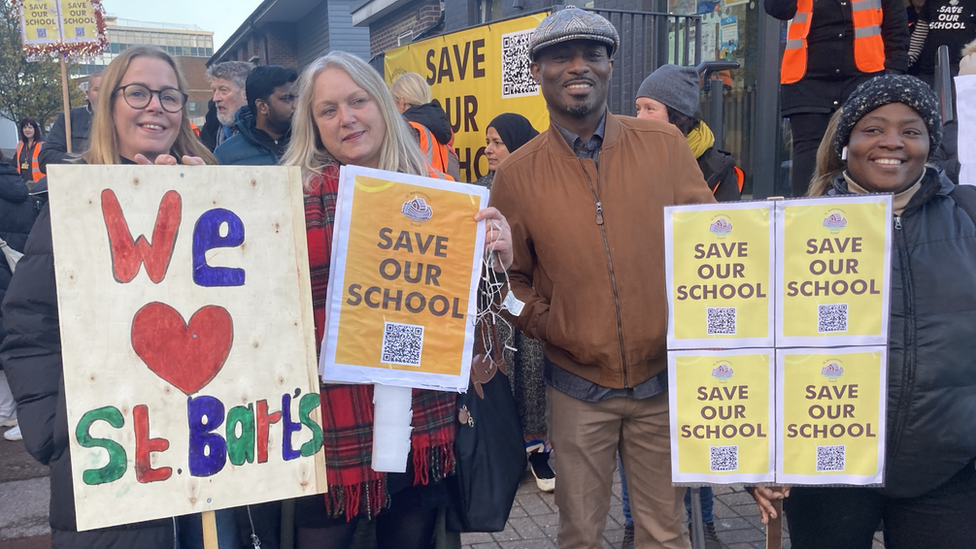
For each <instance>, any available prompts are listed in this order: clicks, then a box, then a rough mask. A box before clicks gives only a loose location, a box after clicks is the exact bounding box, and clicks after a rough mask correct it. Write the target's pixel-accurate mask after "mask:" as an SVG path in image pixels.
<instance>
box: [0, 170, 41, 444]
mask: <svg viewBox="0 0 976 549" xmlns="http://www.w3.org/2000/svg"><path fill="white" fill-rule="evenodd" d="M35 217H37V207H36V203H35V201H34V200H33V199H31V198H30V197H29V196H28V194H27V186H26V185H24V180H23V179H22V178H21V176H20V174H19V173H17V168H15V167H14V166H11V165H10V164H8V163H7V162H6V160H5V159H4V158H3V154H2V153H0V240H2V242H0V248H3V249H2V250H0V301H3V298H4V295H5V294H6V293H7V287H8V286H9V285H10V279H11V277H12V276H13V273H14V268H15V265H13V264H14V263H16V261H15V260H16V259H17V256H18V255H19V254H21V253H23V251H24V245H25V244H26V243H27V235H28V234H30V230H31V227H32V226H33V225H34V218H35ZM2 321H3V315H2V314H0V342H2V341H3V339H4V337H6V335H7V332H6V330H4V328H3V322H2ZM0 427H10V429H8V430H7V431H5V432H4V433H3V438H5V439H7V440H21V439H22V438H23V435H22V434H21V432H20V426H18V425H17V403H16V402H15V401H14V395H13V393H12V392H11V391H10V385H9V384H8V383H7V376H6V373H4V371H3V362H2V361H0Z"/></svg>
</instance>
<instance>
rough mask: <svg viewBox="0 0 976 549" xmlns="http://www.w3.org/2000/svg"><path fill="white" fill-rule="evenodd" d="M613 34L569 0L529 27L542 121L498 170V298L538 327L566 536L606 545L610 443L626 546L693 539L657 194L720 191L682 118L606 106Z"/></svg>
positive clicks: (562, 536) (567, 543) (521, 324)
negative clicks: (672, 388) (503, 266)
mask: <svg viewBox="0 0 976 549" xmlns="http://www.w3.org/2000/svg"><path fill="white" fill-rule="evenodd" d="M619 44H620V39H619V36H618V34H617V30H616V29H615V28H614V27H613V25H612V24H611V23H610V22H609V21H607V20H606V19H604V18H603V17H600V16H599V15H596V14H593V13H589V12H586V11H584V10H581V9H575V8H573V7H566V8H565V9H562V10H559V11H556V12H555V13H553V14H552V15H550V16H549V17H547V18H546V19H544V20H543V21H542V22H541V23H540V24H539V27H538V28H537V29H536V31H535V33H534V34H533V36H532V39H531V41H530V42H529V56H530V58H531V65H530V69H531V72H532V76H533V78H534V79H535V81H536V82H537V83H538V84H539V85H540V86H541V88H542V95H543V97H545V99H546V104H547V106H548V109H549V116H550V121H551V124H550V126H549V130H548V131H547V132H545V133H543V134H541V135H539V136H537V137H536V138H534V139H533V140H532V141H530V142H529V143H527V144H526V145H523V146H522V147H521V148H519V149H518V150H517V151H515V152H514V153H512V154H511V155H510V156H509V157H508V158H507V159H505V161H504V162H502V163H501V164H500V165H499V166H498V168H497V170H496V171H495V181H494V186H493V187H492V192H491V205H492V206H495V207H497V208H498V209H499V210H500V211H501V212H502V213H503V214H504V215H505V216H506V218H507V219H508V221H509V224H510V225H511V227H512V240H513V243H514V250H513V251H514V255H515V262H514V264H513V265H512V268H511V271H510V272H509V279H510V281H511V290H510V291H509V292H508V293H507V295H506V296H505V301H504V302H503V307H504V308H505V309H506V311H507V313H506V314H507V315H508V317H509V318H510V319H511V320H512V321H513V322H514V323H515V326H516V327H517V328H519V329H521V330H522V331H523V332H524V333H525V334H526V335H527V336H529V337H531V338H533V339H537V340H539V341H542V342H543V352H544V354H545V358H544V360H543V377H545V379H546V382H547V385H548V386H547V389H546V391H547V397H548V400H549V405H550V407H551V412H552V413H551V422H552V424H551V426H550V430H549V436H550V440H551V441H552V446H553V449H554V451H555V452H556V454H557V458H556V477H557V478H558V479H559V483H558V484H557V485H556V495H555V497H556V505H557V506H558V507H559V547H560V548H561V549H568V548H572V549H576V548H588V549H590V548H591V549H597V548H602V547H603V529H604V526H605V524H606V517H607V512H608V511H609V509H610V490H611V485H612V481H613V470H614V467H615V463H616V454H617V452H618V450H619V452H620V457H621V459H622V461H623V464H624V468H625V469H626V470H627V475H628V480H629V481H630V484H629V488H630V501H631V512H632V515H633V517H634V522H635V546H637V547H654V548H662V547H667V548H690V541H689V539H688V535H687V529H686V527H685V525H684V513H685V511H684V505H683V502H682V498H683V496H684V492H685V488H683V487H682V488H675V487H674V486H672V485H671V447H670V436H669V433H670V428H669V422H668V395H667V388H668V381H667V349H666V334H667V326H668V310H667V299H666V295H665V274H664V211H663V208H664V206H667V205H672V204H688V203H702V202H714V199H713V198H712V194H711V192H710V191H709V189H708V186H707V185H706V184H705V181H704V179H703V178H702V174H701V171H700V170H699V169H698V164H697V163H696V161H695V157H694V155H693V154H692V152H691V149H690V148H689V147H688V141H687V140H686V139H685V138H684V136H683V135H682V134H681V132H680V131H678V129H677V128H675V127H674V126H672V125H671V124H668V123H665V122H661V121H657V120H639V119H636V118H632V117H625V116H615V115H613V114H611V113H610V112H609V111H608V109H607V93H608V89H609V85H610V76H611V74H612V71H613V59H612V58H611V57H612V55H613V52H614V51H615V50H616V49H617V47H618V46H619ZM638 485H639V487H638Z"/></svg>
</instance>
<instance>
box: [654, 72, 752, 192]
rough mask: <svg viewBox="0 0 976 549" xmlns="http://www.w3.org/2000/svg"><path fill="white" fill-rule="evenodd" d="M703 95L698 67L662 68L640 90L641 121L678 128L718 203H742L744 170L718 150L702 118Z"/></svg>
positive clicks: (713, 137) (729, 155)
mask: <svg viewBox="0 0 976 549" xmlns="http://www.w3.org/2000/svg"><path fill="white" fill-rule="evenodd" d="M700 93H701V92H700V87H699V78H698V71H697V70H695V67H681V66H678V65H662V66H661V67H658V69H657V70H655V71H654V72H653V73H651V74H650V75H649V76H648V77H647V78H645V79H644V81H643V82H642V83H641V85H640V88H638V89H637V100H636V103H637V118H647V119H651V120H660V121H662V122H670V123H671V124H674V125H675V126H677V128H678V129H679V130H681V133H683V134H684V136H685V139H687V140H688V146H689V147H691V152H692V153H693V154H694V155H695V158H697V159H698V167H699V168H701V171H702V175H704V176H705V182H706V183H708V188H710V189H712V195H714V196H715V200H717V201H719V202H732V201H736V200H739V199H740V198H741V197H742V183H743V174H742V170H740V169H739V168H738V167H736V165H735V159H734V158H732V155H731V154H729V153H727V152H725V151H723V150H719V149H716V148H715V147H714V145H715V136H714V135H712V130H711V129H710V128H709V127H708V125H707V124H705V122H704V121H702V120H701V119H699V118H698V116H697V113H698V101H699V96H700Z"/></svg>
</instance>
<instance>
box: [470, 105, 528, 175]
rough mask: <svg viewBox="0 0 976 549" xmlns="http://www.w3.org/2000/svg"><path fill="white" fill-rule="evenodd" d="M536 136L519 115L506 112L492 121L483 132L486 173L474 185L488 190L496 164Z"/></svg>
mask: <svg viewBox="0 0 976 549" xmlns="http://www.w3.org/2000/svg"><path fill="white" fill-rule="evenodd" d="M537 135H539V132H537V131H536V129H535V128H533V127H532V123H531V122H529V121H528V119H527V118H525V117H524V116H522V115H521V114H516V113H514V112H506V113H502V114H499V115H498V116H496V117H495V118H494V119H492V121H491V122H489V123H488V128H487V129H486V130H485V158H487V159H488V173H487V174H485V175H484V176H483V177H481V178H480V179H478V180H477V181H475V183H476V184H478V185H481V186H482V187H488V188H489V189H490V188H491V182H492V179H494V177H495V168H497V167H498V163H499V162H501V161H502V160H505V158H507V157H508V155H510V154H512V153H513V152H515V151H516V150H518V148H519V147H521V146H522V145H525V144H526V143H528V142H529V141H531V140H532V138H533V137H535V136H537Z"/></svg>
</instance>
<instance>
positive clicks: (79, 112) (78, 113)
mask: <svg viewBox="0 0 976 549" xmlns="http://www.w3.org/2000/svg"><path fill="white" fill-rule="evenodd" d="M101 84H102V71H98V72H96V73H95V74H93V75H91V77H89V78H88V88H87V89H86V90H85V97H87V98H88V103H87V104H86V105H85V106H84V107H78V108H75V109H71V110H70V111H68V113H69V115H70V116H71V154H70V155H69V154H68V138H67V135H65V128H64V113H63V112H62V113H59V114H58V118H57V120H55V121H54V126H52V127H51V131H50V132H49V133H48V134H47V141H45V142H44V147H42V148H41V152H39V153H37V167H38V169H40V170H41V171H42V172H43V173H47V165H48V164H65V163H67V162H68V161H69V160H70V159H71V157H72V156H78V155H80V154H81V153H83V152H85V149H87V148H88V134H89V133H90V132H91V121H92V115H93V114H95V109H96V108H97V107H98V91H99V87H100V86H101Z"/></svg>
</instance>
